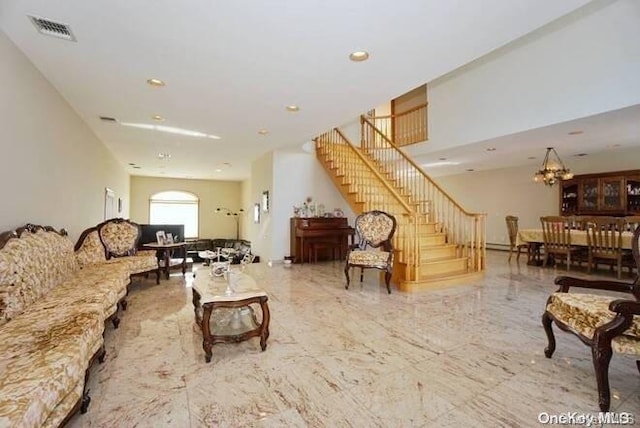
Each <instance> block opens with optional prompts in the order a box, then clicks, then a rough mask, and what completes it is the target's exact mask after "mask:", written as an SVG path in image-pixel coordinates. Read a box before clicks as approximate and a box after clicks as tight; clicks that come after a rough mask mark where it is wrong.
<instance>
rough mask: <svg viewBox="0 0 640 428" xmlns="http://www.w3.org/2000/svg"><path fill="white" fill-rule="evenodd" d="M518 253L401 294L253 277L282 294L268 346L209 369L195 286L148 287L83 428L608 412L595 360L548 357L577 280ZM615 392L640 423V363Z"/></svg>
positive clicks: (177, 281) (464, 423) (124, 315)
mask: <svg viewBox="0 0 640 428" xmlns="http://www.w3.org/2000/svg"><path fill="white" fill-rule="evenodd" d="M507 256H508V255H507V253H503V252H493V251H490V252H489V254H488V262H487V266H488V268H487V272H486V274H485V275H484V277H483V278H480V279H475V280H472V281H470V282H469V283H468V284H463V285H458V286H452V287H447V288H438V289H434V290H430V291H424V292H420V293H412V294H407V293H401V292H398V291H397V290H395V289H394V290H392V294H391V295H388V294H387V292H386V289H385V287H384V285H382V284H381V283H380V281H379V276H378V274H377V272H374V271H367V272H366V273H365V277H364V281H363V283H362V285H361V284H360V283H359V277H358V276H359V275H357V274H356V272H354V274H356V275H355V278H356V281H354V282H352V285H351V287H350V288H349V290H345V288H344V286H345V278H344V273H343V270H342V269H343V265H342V263H337V262H336V263H331V262H329V263H319V264H305V265H302V266H301V265H294V266H292V267H290V268H284V267H283V266H282V265H277V264H276V265H274V266H273V267H268V266H267V265H266V264H264V263H257V264H253V265H251V266H249V267H248V268H247V273H249V274H250V275H252V276H253V277H254V278H255V279H256V281H257V282H258V283H259V284H260V286H261V287H262V288H264V289H265V291H266V292H267V293H268V296H269V306H270V310H271V324H270V332H271V335H270V337H269V340H268V346H267V349H266V351H264V352H262V351H261V349H260V345H259V339H257V338H253V339H250V340H247V341H245V342H241V343H226V344H216V345H214V346H213V359H212V361H211V363H208V364H207V363H205V361H204V351H203V349H202V334H201V332H200V331H199V328H198V327H197V326H196V325H195V323H194V314H193V306H192V303H191V297H192V294H191V284H192V281H193V275H192V274H190V273H188V274H187V275H186V276H185V277H184V278H183V276H182V275H181V274H179V273H177V274H173V275H172V276H171V278H170V280H168V281H167V280H164V279H163V280H161V283H160V284H159V285H156V284H155V280H154V279H153V278H149V279H147V280H145V279H136V281H135V282H134V284H133V285H132V286H131V289H130V293H129V296H128V301H129V308H128V310H127V311H126V312H120V318H121V319H122V322H121V324H120V328H119V329H118V330H114V329H113V327H111V326H108V327H107V329H106V332H105V344H106V349H107V358H106V361H105V363H104V364H95V365H94V366H93V367H92V368H91V371H90V377H89V381H88V382H89V383H88V385H89V388H90V389H91V395H92V403H91V406H90V408H89V412H88V413H87V414H85V415H79V414H78V415H75V416H74V417H73V419H72V420H71V421H70V423H69V426H71V427H74V428H75V427H112V426H126V427H128V426H132V427H133V426H137V427H147V426H149V427H239V426H242V427H342V426H344V427H376V426H380V427H405V426H406V427H414V426H421V427H528V426H532V427H533V426H540V425H539V423H538V421H537V415H538V414H539V413H540V412H542V411H545V412H550V413H551V412H560V411H594V409H597V392H596V388H595V376H594V374H593V367H592V363H591V354H590V350H589V348H588V347H586V346H585V345H584V344H583V343H582V342H580V341H579V340H578V339H577V338H576V337H575V336H573V335H571V334H567V333H564V332H560V331H556V340H557V350H556V353H555V355H554V356H553V358H551V359H547V358H545V357H544V354H543V350H544V347H545V346H546V344H547V341H546V336H545V334H544V330H543V329H542V325H541V321H540V317H541V315H542V312H543V311H544V306H545V302H546V299H547V297H548V296H549V294H550V293H552V292H553V291H555V289H556V288H557V287H556V286H555V285H554V284H553V280H554V278H555V277H556V276H557V275H559V274H566V272H565V271H563V270H562V269H561V270H557V269H542V268H539V267H532V266H527V265H526V263H525V261H524V259H523V260H521V262H520V263H519V264H517V263H515V262H514V261H512V262H511V263H508V262H507ZM203 274H207V270H206V269H205V270H204V271H202V270H200V271H199V273H198V275H203ZM570 274H571V275H575V276H580V277H588V276H587V275H586V274H585V273H584V272H581V271H576V272H574V271H572V272H570ZM609 279H610V278H609ZM610 382H611V386H612V396H613V399H612V408H613V409H615V410H618V411H627V412H633V413H634V415H636V420H638V419H640V374H638V371H637V368H636V366H635V359H633V358H631V357H627V356H618V355H616V356H614V358H613V360H612V363H611V368H610Z"/></svg>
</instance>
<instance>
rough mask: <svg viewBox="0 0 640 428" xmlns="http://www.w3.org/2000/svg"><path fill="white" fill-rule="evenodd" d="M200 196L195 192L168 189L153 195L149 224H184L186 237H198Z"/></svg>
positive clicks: (150, 201) (150, 202)
mask: <svg viewBox="0 0 640 428" xmlns="http://www.w3.org/2000/svg"><path fill="white" fill-rule="evenodd" d="M198 203H199V200H198V197H197V196H196V195H194V194H193V193H188V192H180V191H173V190H171V191H168V192H160V193H156V194H155V195H151V199H149V224H183V225H184V237H185V238H197V237H198Z"/></svg>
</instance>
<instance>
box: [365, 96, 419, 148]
mask: <svg viewBox="0 0 640 428" xmlns="http://www.w3.org/2000/svg"><path fill="white" fill-rule="evenodd" d="M427 105H428V104H427V103H424V104H421V105H419V106H417V107H414V108H412V109H410V110H407V111H405V112H402V113H398V114H394V115H387V116H372V117H367V119H368V120H369V121H370V122H371V123H372V124H373V125H374V126H375V127H376V128H378V129H379V130H380V132H382V133H383V134H384V135H386V136H387V137H388V138H389V139H390V140H391V141H393V142H394V143H395V145H396V146H397V147H402V146H408V145H409V144H415V143H419V142H421V141H426V140H427V139H428V134H427Z"/></svg>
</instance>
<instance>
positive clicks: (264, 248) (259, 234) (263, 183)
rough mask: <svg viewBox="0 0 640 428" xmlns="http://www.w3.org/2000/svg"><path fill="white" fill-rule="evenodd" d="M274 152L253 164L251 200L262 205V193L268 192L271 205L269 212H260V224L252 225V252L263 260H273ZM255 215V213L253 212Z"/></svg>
mask: <svg viewBox="0 0 640 428" xmlns="http://www.w3.org/2000/svg"><path fill="white" fill-rule="evenodd" d="M273 173H274V167H273V152H269V153H266V154H264V155H262V156H261V157H260V158H258V159H256V160H255V161H253V162H252V163H251V192H250V199H251V201H252V202H253V203H260V202H261V200H262V192H264V191H268V192H269V195H270V198H271V203H270V210H269V212H266V213H265V212H262V210H261V211H260V223H259V224H254V223H252V224H251V232H250V240H251V250H252V252H253V253H254V254H256V255H258V256H260V259H261V260H268V259H270V258H273V256H272V253H273V248H272V236H273V232H272V222H271V219H272V217H273V215H272V214H273V208H272V207H274V206H275V204H276V203H275V202H274V201H273V187H274V185H273ZM252 213H253V211H252Z"/></svg>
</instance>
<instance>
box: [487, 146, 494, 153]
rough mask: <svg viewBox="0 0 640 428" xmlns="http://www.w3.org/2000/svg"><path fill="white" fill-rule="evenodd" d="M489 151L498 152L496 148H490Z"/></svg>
mask: <svg viewBox="0 0 640 428" xmlns="http://www.w3.org/2000/svg"><path fill="white" fill-rule="evenodd" d="M487 151H488V152H495V151H496V148H495V147H489V148H488V149H487Z"/></svg>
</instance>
